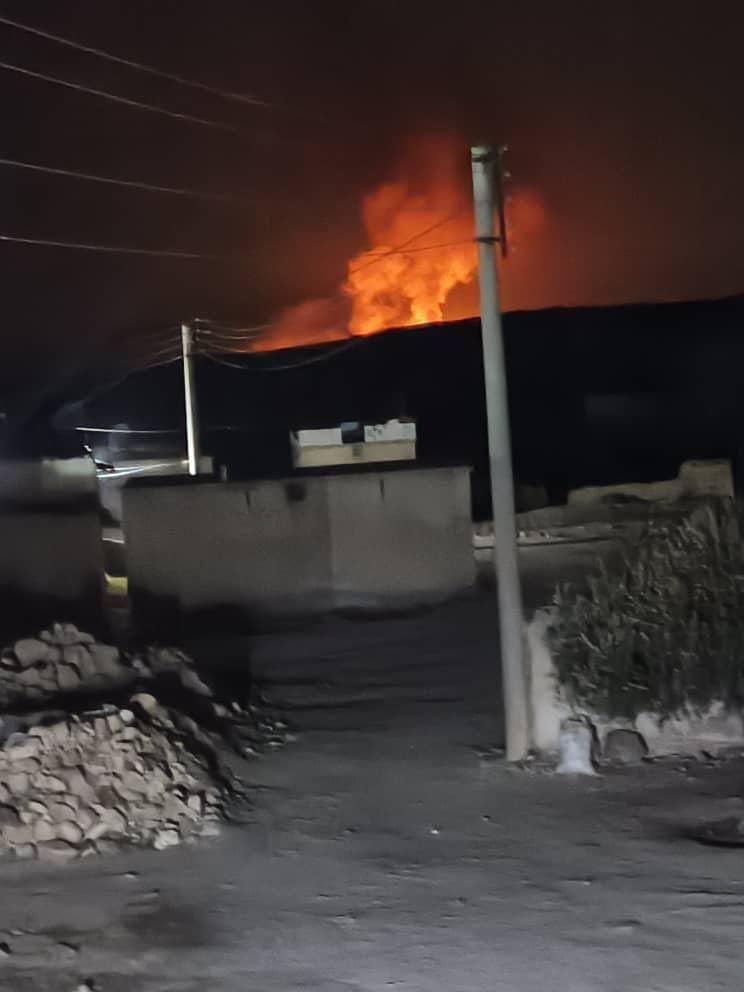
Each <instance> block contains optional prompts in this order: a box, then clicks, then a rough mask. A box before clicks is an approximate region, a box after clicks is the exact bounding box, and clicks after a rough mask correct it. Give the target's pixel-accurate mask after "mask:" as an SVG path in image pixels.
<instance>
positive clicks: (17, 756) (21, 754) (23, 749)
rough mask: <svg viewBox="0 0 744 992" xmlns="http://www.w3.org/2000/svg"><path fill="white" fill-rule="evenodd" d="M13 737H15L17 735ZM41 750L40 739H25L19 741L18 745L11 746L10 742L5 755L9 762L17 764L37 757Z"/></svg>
mask: <svg viewBox="0 0 744 992" xmlns="http://www.w3.org/2000/svg"><path fill="white" fill-rule="evenodd" d="M13 736H14V737H15V734H14V735H13ZM40 750H41V748H40V746H39V742H38V738H34V737H25V738H24V739H23V740H19V741H18V743H13V744H11V743H10V742H8V746H7V747H6V750H5V753H6V755H7V757H8V760H9V761H12V762H13V764H15V763H16V761H19V760H23V759H24V758H35V757H37V755H38V754H39V751H40Z"/></svg>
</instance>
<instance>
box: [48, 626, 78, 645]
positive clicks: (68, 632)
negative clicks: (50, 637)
mask: <svg viewBox="0 0 744 992" xmlns="http://www.w3.org/2000/svg"><path fill="white" fill-rule="evenodd" d="M52 632H53V634H54V638H55V640H56V641H57V643H58V644H62V645H67V644H78V643H79V641H80V631H79V630H78V629H77V627H76V626H75V624H74V623H55V624H54V626H53V627H52Z"/></svg>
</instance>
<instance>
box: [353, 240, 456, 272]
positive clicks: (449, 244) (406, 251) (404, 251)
mask: <svg viewBox="0 0 744 992" xmlns="http://www.w3.org/2000/svg"><path fill="white" fill-rule="evenodd" d="M474 244H475V241H474V239H473V238H460V240H459V241H443V242H441V243H440V244H438V245H423V246H422V247H421V248H391V249H390V250H389V251H387V250H384V249H382V250H380V251H379V252H375V251H374V250H370V251H367V252H365V255H373V254H380V255H384V256H385V257H387V256H388V255H412V254H414V253H415V252H419V251H434V250H435V249H437V248H455V247H457V246H458V245H474ZM352 271H353V272H358V271H359V269H353V270H352Z"/></svg>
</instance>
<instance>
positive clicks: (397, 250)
mask: <svg viewBox="0 0 744 992" xmlns="http://www.w3.org/2000/svg"><path fill="white" fill-rule="evenodd" d="M466 209H467V207H465V206H462V207H460V209H459V210H456V211H455V212H454V213H452V214H449V215H448V216H447V217H443V218H442V219H441V220H438V221H437V222H436V223H435V224H431V225H430V226H429V227H426V228H424V230H423V231H419V233H418V234H414V235H413V236H412V237H410V238H408V239H407V240H406V241H403V242H401V243H400V244H398V245H395V246H394V247H392V248H385V249H380V250H379V251H374V250H372V251H366V252H364V254H365V255H372V257H371V258H368V259H367V261H366V262H362V263H361V264H360V265H356V266H354V267H353V268H351V269H349V275H350V276H352V275H355V274H356V273H357V272H361V271H362V270H363V269H366V268H369V266H370V265H376V264H377V263H378V262H380V261H382V259H384V258H387V257H388V255H400V254H406V253H405V252H404V251H403V249H404V248H408V246H409V245H412V244H413V243H414V242H415V241H418V240H419V239H420V238H425V237H426V235H427V234H432V233H433V232H434V231H438V230H439V228H440V227H444V226H445V225H446V224H450V223H451V222H452V221H454V220H457V218H458V217H459V216H460V214H462V213H464V211H465V210H466ZM432 247H437V246H436V245H432ZM411 250H413V249H411ZM416 250H419V249H416Z"/></svg>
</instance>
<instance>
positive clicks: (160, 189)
mask: <svg viewBox="0 0 744 992" xmlns="http://www.w3.org/2000/svg"><path fill="white" fill-rule="evenodd" d="M0 20H1V18H0ZM0 165H5V166H9V167H11V168H14V169H27V170H29V171H30V172H43V173H47V174H49V175H52V176H65V177H67V178H70V179H84V180H88V181H90V182H94V183H106V184H107V185H111V186H124V187H125V188H127V189H138V190H145V191H146V192H148V193H172V194H174V195H175V196H187V197H192V198H193V199H199V200H216V201H217V202H222V203H227V204H231V205H237V206H255V203H253V202H252V201H249V200H244V199H241V198H240V197H235V196H230V195H229V194H223V193H205V192H201V191H200V190H195V189H181V188H179V187H177V186H159V185H156V184H154V183H144V182H138V181H136V180H133V179H115V178H114V177H113V176H97V175H94V174H93V173H89V172H76V171H74V170H73V169H60V168H55V167H53V166H51V165H38V164H37V163H35V162H21V161H19V160H17V159H13V158H0Z"/></svg>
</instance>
